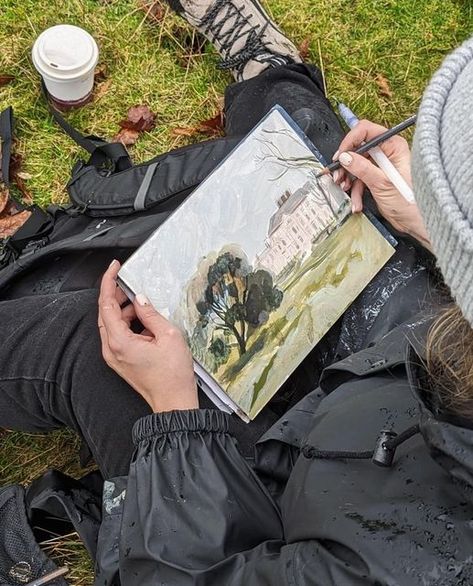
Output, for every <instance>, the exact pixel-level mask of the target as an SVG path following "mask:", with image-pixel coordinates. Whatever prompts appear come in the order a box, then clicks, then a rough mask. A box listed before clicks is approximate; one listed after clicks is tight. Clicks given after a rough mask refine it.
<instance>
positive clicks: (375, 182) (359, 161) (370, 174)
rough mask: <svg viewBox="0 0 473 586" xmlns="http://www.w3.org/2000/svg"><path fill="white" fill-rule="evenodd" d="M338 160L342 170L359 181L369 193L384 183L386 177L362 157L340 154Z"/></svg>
mask: <svg viewBox="0 0 473 586" xmlns="http://www.w3.org/2000/svg"><path fill="white" fill-rule="evenodd" d="M338 160H339V161H340V164H341V165H342V167H343V168H344V169H346V170H347V171H348V172H349V173H351V174H352V175H354V176H355V177H357V178H358V179H361V181H363V183H364V184H365V185H366V187H368V189H370V191H373V188H376V187H379V186H380V185H384V184H385V183H386V175H385V174H384V173H383V172H382V171H381V169H380V168H379V167H377V166H376V165H374V164H373V163H372V162H371V161H370V160H368V159H367V158H365V157H363V156H362V155H358V154H356V153H350V152H345V153H341V154H340V156H339V158H338Z"/></svg>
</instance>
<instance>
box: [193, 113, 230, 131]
mask: <svg viewBox="0 0 473 586" xmlns="http://www.w3.org/2000/svg"><path fill="white" fill-rule="evenodd" d="M199 128H200V132H201V133H202V134H208V135H209V136H212V135H223V134H224V116H223V112H222V111H220V112H217V114H215V116H214V117H213V118H209V119H208V120H203V121H202V122H201V123H200V126H199Z"/></svg>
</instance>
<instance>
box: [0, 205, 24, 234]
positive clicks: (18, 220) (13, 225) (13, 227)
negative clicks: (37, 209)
mask: <svg viewBox="0 0 473 586" xmlns="http://www.w3.org/2000/svg"><path fill="white" fill-rule="evenodd" d="M30 216H31V212H29V211H28V210H23V211H22V212H18V213H17V214H14V215H13V216H10V215H4V214H2V215H0V238H8V237H9V236H12V235H13V234H14V233H15V232H16V231H17V230H18V228H21V226H23V224H24V223H25V222H26V220H27V219H28V218H29V217H30Z"/></svg>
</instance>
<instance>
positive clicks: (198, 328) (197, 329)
mask: <svg viewBox="0 0 473 586" xmlns="http://www.w3.org/2000/svg"><path fill="white" fill-rule="evenodd" d="M323 167H324V162H323V159H322V157H321V155H320V154H319V153H318V151H317V149H316V148H315V147H314V146H313V145H312V143H310V141H309V140H308V138H307V137H305V135H303V133H302V131H301V130H300V129H299V128H298V127H297V126H296V124H295V123H294V122H293V121H292V120H291V118H290V117H289V116H288V115H287V114H286V112H285V111H284V110H283V109H282V108H280V107H279V106H276V107H274V108H273V109H272V110H271V111H270V112H269V113H268V114H267V115H266V117H265V118H264V119H263V120H262V121H261V122H260V123H259V124H258V125H257V126H256V127H255V128H254V129H253V130H252V132H251V133H250V134H249V135H248V136H247V137H246V138H244V139H243V140H242V141H241V143H239V144H238V146H237V147H235V149H234V150H233V151H232V152H231V153H230V154H229V155H228V157H227V158H226V159H225V160H224V161H223V162H222V163H221V164H220V165H219V166H218V167H217V168H216V169H215V170H214V171H213V172H212V173H211V174H210V175H209V176H208V177H207V179H206V180H205V181H204V182H202V183H201V184H200V185H199V187H198V188H197V189H196V190H195V191H193V193H192V194H191V195H190V196H189V197H188V198H187V200H186V201H185V202H184V203H182V204H181V205H180V206H179V208H178V209H177V210H176V211H175V212H174V213H173V214H172V215H171V216H170V217H169V218H168V219H167V220H166V221H165V222H164V223H163V224H162V225H161V226H160V227H159V228H158V229H157V230H156V231H155V232H154V233H153V234H152V235H151V237H150V238H149V239H148V240H147V241H146V242H145V243H144V244H143V245H142V246H141V247H140V248H139V249H138V250H137V251H136V252H135V253H134V254H133V255H132V256H131V257H130V258H129V259H128V260H127V261H126V262H125V263H124V265H123V267H122V268H121V270H120V272H119V279H118V280H119V284H120V285H121V286H122V288H123V289H124V290H125V292H126V293H127V294H128V295H129V296H130V297H131V298H133V296H134V295H135V294H136V293H144V294H145V295H146V296H147V297H148V298H149V299H150V301H151V303H152V304H153V305H154V307H155V308H156V309H157V310H158V311H159V312H161V313H162V314H163V315H164V316H165V317H166V318H168V319H170V320H171V321H172V322H173V323H174V324H175V325H177V326H178V327H179V328H180V329H181V330H182V332H183V334H184V335H185V337H186V339H187V342H188V343H189V346H190V348H191V351H192V354H193V357H194V363H195V371H196V374H197V377H198V381H199V384H200V386H201V387H202V389H203V390H204V391H205V392H206V393H207V394H208V395H209V397H210V398H211V399H212V400H213V401H214V402H215V404H216V405H218V406H219V407H220V408H221V409H223V410H225V411H228V412H235V413H237V414H238V415H239V416H240V417H241V418H242V419H244V420H245V421H249V420H251V419H253V418H254V417H256V416H257V414H258V413H259V412H260V411H261V409H262V408H263V407H264V406H265V405H266V404H267V403H268V401H269V400H270V399H271V397H273V395H274V394H275V393H276V392H277V390H278V389H279V388H280V387H281V385H282V384H283V383H284V382H285V380H286V379H287V378H288V377H289V376H290V374H291V373H292V372H293V371H294V370H295V368H296V367H297V366H298V365H299V364H300V362H301V361H302V360H303V359H304V358H305V356H306V355H307V354H308V353H309V352H310V351H311V350H312V349H313V348H314V346H315V345H316V344H317V342H318V341H319V340H320V339H321V338H322V337H323V336H324V334H325V333H326V332H327V331H328V330H329V329H330V327H331V326H332V325H333V324H334V323H335V322H336V321H337V319H338V318H339V317H340V316H341V315H342V313H343V312H344V311H345V310H346V309H347V308H348V306H349V305H350V304H351V303H352V302H353V301H354V299H355V298H356V297H357V296H358V295H359V294H360V293H361V291H362V290H363V289H364V288H365V287H366V285H367V284H368V283H369V281H370V280H371V279H372V278H373V277H374V276H375V274H376V273H377V272H378V271H379V270H380V269H381V267H382V266H383V265H384V264H385V263H386V261H387V260H388V259H389V258H390V257H391V255H392V254H393V252H394V247H393V244H392V242H390V241H389V238H386V237H385V235H383V234H382V233H381V232H380V230H379V229H378V228H377V227H376V226H375V225H374V224H373V223H372V222H371V221H370V220H369V219H368V218H367V217H366V216H365V215H363V214H356V215H352V214H351V210H350V202H349V198H348V196H347V195H346V194H345V193H344V192H343V191H342V190H341V189H340V187H338V186H337V185H336V184H335V183H334V182H333V180H332V179H331V177H330V176H324V177H322V178H320V179H317V178H316V176H317V174H318V173H319V172H320V170H321V169H322V168H323Z"/></svg>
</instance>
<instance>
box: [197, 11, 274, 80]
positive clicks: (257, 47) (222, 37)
mask: <svg viewBox="0 0 473 586" xmlns="http://www.w3.org/2000/svg"><path fill="white" fill-rule="evenodd" d="M223 11H225V12H223ZM219 15H220V20H219V21H218V22H215V19H216V18H217V16H219ZM251 16H252V15H251V14H250V15H249V16H248V17H246V16H245V15H244V14H242V13H241V11H240V9H239V8H237V7H236V6H235V5H234V4H233V3H232V2H229V0H217V1H216V2H215V4H214V5H213V6H212V8H211V9H210V10H209V11H208V12H207V13H206V14H205V16H204V17H203V18H202V21H201V23H200V26H201V27H202V28H203V30H202V32H203V34H204V35H206V34H211V35H212V36H213V38H214V39H215V40H216V41H217V42H218V43H219V44H220V50H221V51H222V53H223V54H224V55H227V56H226V57H225V58H224V59H222V60H221V61H220V63H219V65H218V67H219V68H220V69H236V70H237V71H238V72H239V73H240V72H241V71H242V70H243V67H244V66H245V65H246V63H248V61H250V60H252V59H257V60H258V61H260V62H267V61H277V63H275V64H278V65H282V64H283V63H284V62H285V60H284V58H282V57H281V56H275V55H273V54H271V52H270V51H268V48H267V46H266V45H265V44H264V42H263V41H262V37H263V35H264V33H265V31H266V28H267V26H268V25H269V22H267V23H266V24H265V25H264V26H263V27H261V28H260V27H259V25H257V26H253V25H251V24H250V22H249V19H250V18H251ZM231 18H234V19H235V21H234V23H233V25H232V26H230V27H228V29H227V30H225V31H223V28H224V26H225V24H227V22H228V20H229V19H231ZM258 29H260V30H258ZM245 36H246V37H247V38H246V42H245V44H244V46H243V48H242V49H240V50H239V51H237V52H236V53H234V54H233V55H231V56H230V55H229V53H230V51H231V49H232V47H233V46H234V45H235V43H236V42H237V41H238V40H239V39H242V38H243V37H245Z"/></svg>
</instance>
